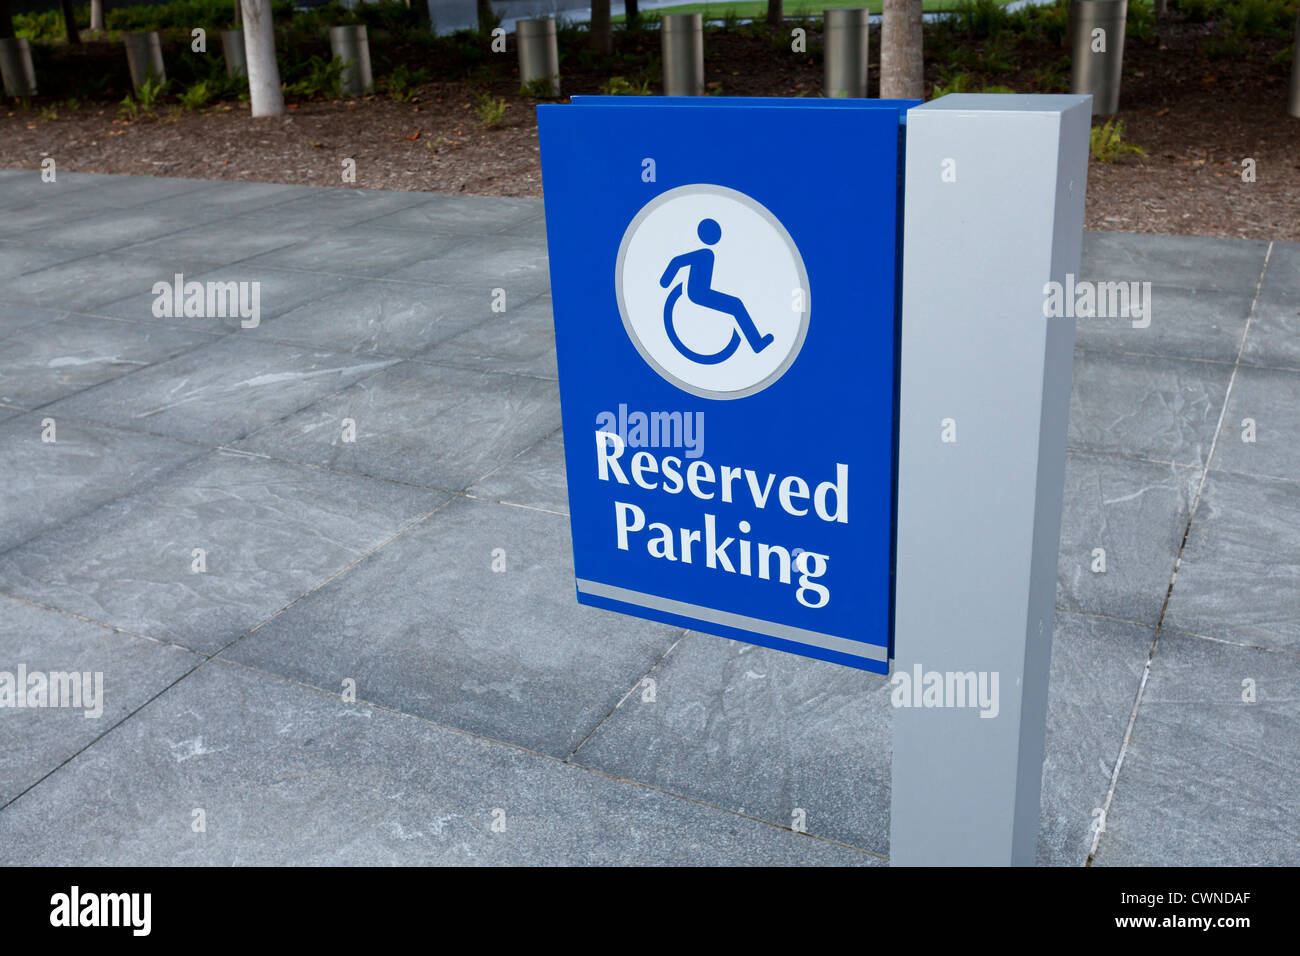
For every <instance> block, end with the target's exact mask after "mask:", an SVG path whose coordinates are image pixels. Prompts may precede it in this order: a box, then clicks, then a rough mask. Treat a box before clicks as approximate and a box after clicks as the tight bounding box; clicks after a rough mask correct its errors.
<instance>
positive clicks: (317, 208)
mask: <svg viewBox="0 0 1300 956" xmlns="http://www.w3.org/2000/svg"><path fill="white" fill-rule="evenodd" d="M429 201H430V195H429V194H428V193H418V192H395V191H390V192H385V191H383V190H379V189H356V188H327V187H313V189H312V192H311V193H309V194H307V195H304V196H301V197H299V198H297V199H291V200H289V201H288V202H281V203H276V204H275V208H274V209H267V210H259V211H249V212H247V213H244V214H243V215H244V216H245V217H247V218H248V220H249V221H250V222H263V223H265V222H275V223H279V224H281V225H284V226H291V227H299V228H301V229H303V231H304V234H305V236H310V235H314V234H317V233H318V232H319V230H320V229H321V228H322V227H325V228H328V229H338V228H343V227H346V226H355V225H356V224H357V223H360V222H365V221H367V220H370V219H377V218H378V217H380V216H385V215H388V214H389V213H392V212H396V211H397V210H399V209H405V208H407V207H408V206H418V205H421V204H423V203H426V202H429Z"/></svg>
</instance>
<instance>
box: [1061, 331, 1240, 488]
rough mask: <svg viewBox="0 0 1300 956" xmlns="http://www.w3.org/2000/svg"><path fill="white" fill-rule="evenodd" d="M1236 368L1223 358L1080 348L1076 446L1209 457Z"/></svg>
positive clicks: (1164, 457)
mask: <svg viewBox="0 0 1300 956" xmlns="http://www.w3.org/2000/svg"><path fill="white" fill-rule="evenodd" d="M1231 376H1232V366H1231V365H1228V364H1224V363H1217V362H1190V361H1185V360H1181V359H1168V358H1157V357H1153V356H1138V355H1119V354H1113V353H1104V352H1089V351H1086V350H1078V351H1076V352H1075V357H1074V388H1073V391H1072V392H1071V395H1070V437H1069V446H1070V448H1072V449H1074V450H1078V451H1086V452H1109V453H1111V454H1117V455H1125V456H1128V457H1131V458H1147V459H1154V460H1157V461H1167V462H1173V463H1175V464H1179V465H1198V466H1200V465H1204V464H1205V461H1206V459H1207V458H1208V457H1209V453H1210V446H1211V444H1212V443H1213V441H1214V434H1215V430H1216V429H1217V428H1218V425H1219V413H1220V412H1221V411H1222V409H1223V400H1224V397H1225V396H1226V394H1227V390H1228V380H1229V379H1230V378H1231Z"/></svg>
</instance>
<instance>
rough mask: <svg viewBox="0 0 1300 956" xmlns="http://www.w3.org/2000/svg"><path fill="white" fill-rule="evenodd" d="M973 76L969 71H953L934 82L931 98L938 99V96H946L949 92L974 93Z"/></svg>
mask: <svg viewBox="0 0 1300 956" xmlns="http://www.w3.org/2000/svg"><path fill="white" fill-rule="evenodd" d="M974 92H975V78H974V77H972V76H971V75H970V74H969V73H955V74H953V75H951V76H949V77H947V78H946V79H944V80H942V81H940V82H938V83H936V84H934V93H932V94H931V96H930V98H931V99H938V98H939V97H940V96H947V95H948V94H949V93H974Z"/></svg>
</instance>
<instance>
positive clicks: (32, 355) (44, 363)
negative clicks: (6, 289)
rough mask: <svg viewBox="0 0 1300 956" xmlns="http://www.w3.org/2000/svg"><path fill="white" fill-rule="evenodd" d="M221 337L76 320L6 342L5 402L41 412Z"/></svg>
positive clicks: (2, 360) (1, 346) (2, 359)
mask: <svg viewBox="0 0 1300 956" xmlns="http://www.w3.org/2000/svg"><path fill="white" fill-rule="evenodd" d="M215 339H216V337H215V336H212V335H207V334H204V333H202V332H192V331H189V330H187V329H173V328H166V327H162V326H153V327H151V326H146V325H140V324H137V323H133V322H118V321H115V320H113V319H103V318H95V317H91V316H83V315H74V316H69V317H67V318H63V319H59V320H57V321H55V322H46V323H42V324H41V325H40V326H39V327H38V328H34V329H33V328H31V327H27V328H24V329H19V330H18V331H17V332H13V333H11V334H9V335H8V336H5V337H3V338H0V401H3V402H7V403H11V404H15V405H21V406H24V407H27V408H36V407H37V406H40V405H44V404H46V403H47V402H53V401H55V400H57V399H60V398H63V397H65V396H67V395H72V394H75V393H76V392H79V391H81V390H82V389H86V388H90V387H92V386H94V385H99V384H101V383H103V382H107V381H110V380H112V379H115V378H118V377H119V376H122V375H126V374H128V373H130V372H134V371H138V370H139V369H142V368H146V367H148V366H150V365H152V364H154V363H156V362H162V361H166V360H167V359H169V358H172V357H173V356H176V355H179V354H181V353H182V352H186V351H188V350H190V349H192V348H197V347H198V346H200V345H205V344H207V343H209V342H213V341H215Z"/></svg>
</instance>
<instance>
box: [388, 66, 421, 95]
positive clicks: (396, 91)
mask: <svg viewBox="0 0 1300 956" xmlns="http://www.w3.org/2000/svg"><path fill="white" fill-rule="evenodd" d="M427 82H429V71H428V70H427V69H424V68H423V67H417V68H416V69H411V68H410V67H408V66H407V65H406V64H405V63H399V64H397V66H396V67H395V68H394V69H393V72H391V73H389V74H388V77H387V78H386V79H385V80H384V92H386V93H387V94H388V96H389V98H390V99H394V100H397V101H399V102H402V103H409V102H411V101H412V100H414V99H415V98H416V96H417V94H418V93H419V92H420V86H421V85H422V84H424V83H427Z"/></svg>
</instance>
